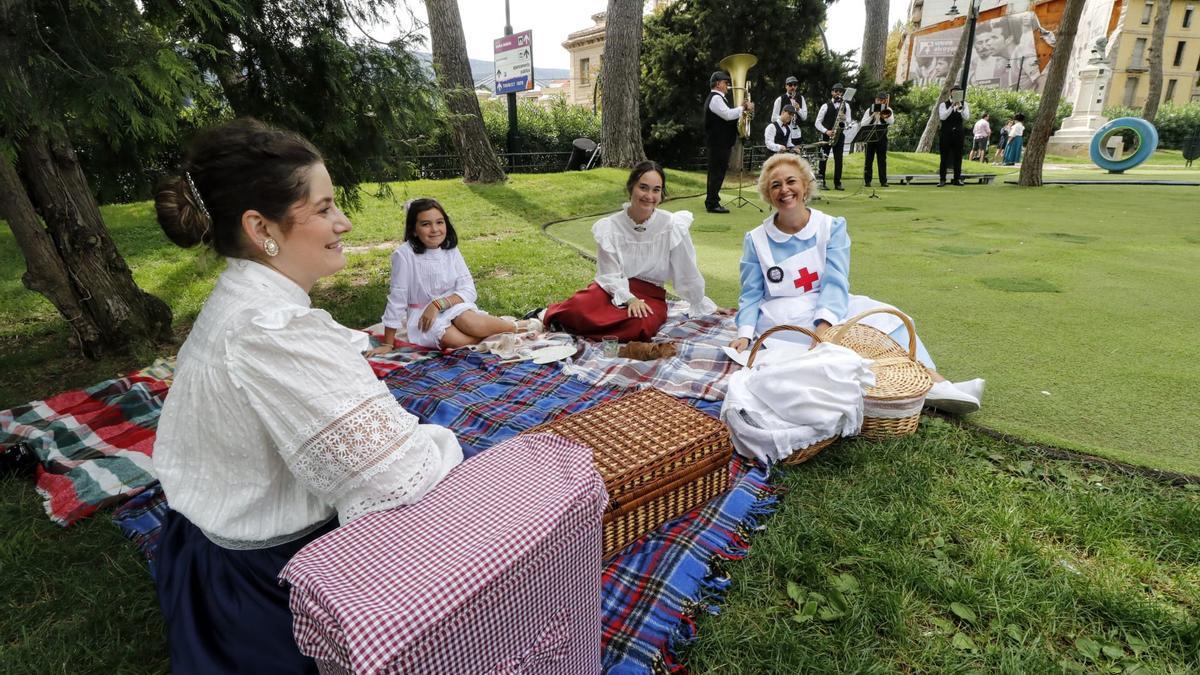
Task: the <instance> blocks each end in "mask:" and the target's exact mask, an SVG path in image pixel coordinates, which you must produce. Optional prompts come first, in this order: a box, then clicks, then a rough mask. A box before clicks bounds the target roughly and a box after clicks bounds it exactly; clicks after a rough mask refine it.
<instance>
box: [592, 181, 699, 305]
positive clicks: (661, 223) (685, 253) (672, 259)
mask: <svg viewBox="0 0 1200 675" xmlns="http://www.w3.org/2000/svg"><path fill="white" fill-rule="evenodd" d="M628 209H629V204H625V206H624V207H623V208H622V209H621V210H620V211H618V212H617V213H614V214H612V215H611V216H607V217H605V218H601V219H600V220H598V221H596V224H595V225H592V236H593V237H595V239H596V283H597V284H599V286H600V287H601V288H603V289H604V290H605V291H607V292H608V294H609V295H611V296H612V303H613V304H614V305H616V306H617V307H620V306H622V305H624V304H625V303H627V302H629V301H630V300H632V299H633V297H634V296H633V294H632V293H630V292H629V280H630V279H633V278H637V279H641V280H642V281H648V282H650V283H652V284H654V285H655V286H665V285H666V282H667V281H670V282H671V284H672V285H673V286H674V287H675V292H676V293H677V294H678V295H679V296H680V297H681V298H683V299H684V300H687V301H688V304H689V305H690V309H689V311H688V314H689V315H691V316H699V315H703V314H711V313H713V312H714V311H716V309H717V304H716V303H715V302H713V301H712V300H710V299H708V298H707V297H706V296H705V295H704V276H703V275H701V274H700V268H699V267H698V266H697V264H696V249H695V248H694V247H693V246H692V237H691V233H690V230H691V227H692V214H691V212H690V211H680V212H678V213H671V212H670V211H663V210H662V209H655V211H654V213H653V214H651V215H650V217H649V218H647V219H646V222H644V223H642V224H641V225H639V224H637V223H635V222H633V219H632V218H630V217H629V214H628Z"/></svg>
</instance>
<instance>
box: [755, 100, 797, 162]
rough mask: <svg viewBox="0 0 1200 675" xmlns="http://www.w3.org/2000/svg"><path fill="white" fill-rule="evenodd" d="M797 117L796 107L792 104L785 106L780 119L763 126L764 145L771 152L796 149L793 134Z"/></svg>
mask: <svg viewBox="0 0 1200 675" xmlns="http://www.w3.org/2000/svg"><path fill="white" fill-rule="evenodd" d="M795 118H796V109H795V108H793V107H792V106H790V105H785V106H783V110H781V111H780V113H779V119H777V120H775V121H774V122H771V123H770V124H768V125H767V126H766V127H764V128H763V145H765V146H767V150H770V151H771V152H789V151H794V150H795V148H796V144H795V142H794V139H793V138H792V136H791V127H792V121H793V120H794V119H795Z"/></svg>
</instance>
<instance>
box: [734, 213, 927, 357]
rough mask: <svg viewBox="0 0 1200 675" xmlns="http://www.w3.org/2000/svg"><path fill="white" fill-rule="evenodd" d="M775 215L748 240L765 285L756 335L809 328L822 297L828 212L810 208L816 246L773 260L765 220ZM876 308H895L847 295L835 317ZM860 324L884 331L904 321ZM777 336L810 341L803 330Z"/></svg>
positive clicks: (878, 318)
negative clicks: (782, 327) (781, 328)
mask: <svg viewBox="0 0 1200 675" xmlns="http://www.w3.org/2000/svg"><path fill="white" fill-rule="evenodd" d="M774 217H775V216H774V214H771V216H769V217H768V219H767V220H766V221H765V222H764V224H762V225H759V226H758V227H756V228H754V229H753V230H751V231H750V241H751V242H753V243H754V250H755V253H756V254H757V255H758V264H759V266H760V267H761V268H762V273H763V283H764V285H765V287H766V292H765V293H764V299H763V302H762V304H761V305H759V314H758V323H757V324H756V325H755V332H756V333H757V334H759V335H762V334H763V333H765V332H766V331H768V330H770V329H771V328H773V327H775V326H779V325H784V324H791V325H793V326H802V327H804V328H810V329H811V328H812V325H813V321H814V315H815V314H816V311H817V301H818V300H819V299H820V297H821V279H822V278H824V276H825V252H826V249H827V248H828V246H829V236H830V233H831V232H832V230H833V225H832V219H831V218H830V217H829V216H828V215H827V214H825V213H823V212H821V211H818V210H816V209H812V212H811V215H810V218H811V224H813V225H815V226H816V229H817V235H816V237H817V242H816V245H815V246H813V247H811V248H808V249H805V250H803V251H801V252H799V253H797V254H795V255H792V256H790V257H788V258H787V259H785V260H781V261H776V260H775V259H774V257H773V256H772V254H771V246H770V242H769V237H768V236H767V230H766V223H767V222H770V220H771V218H774ZM878 307H888V308H891V309H895V307H892V306H891V305H888V304H885V303H882V302H878V301H876V300H872V299H871V298H869V297H867V296H865V295H854V294H850V296H849V298H848V303H847V307H846V314H845V316H840V317H838V321H839V322H841V321H845V320H846V318H847V317H850V316H854V315H855V314H858V313H859V312H865V311H867V310H868V309H875V308H878ZM863 323H864V324H867V325H868V326H874V327H875V328H878V329H879V330H881V331H883V332H884V333H891V332H892V331H893V330H896V328H898V327H899V326H900V325H901V324H902V323H903V322H902V321H901V320H900V318H899V317H897V316H893V315H891V314H874V315H871V316H869V317H867V318H866V319H864V320H863ZM779 337H780V338H782V339H784V340H786V341H788V342H800V343H803V344H808V343H810V342H811V340H810V339H809V338H808V337H807V336H805V335H804V334H803V333H792V332H789V333H782V334H779ZM772 339H774V337H772V338H769V339H768V346H769V344H770V342H771V340H772Z"/></svg>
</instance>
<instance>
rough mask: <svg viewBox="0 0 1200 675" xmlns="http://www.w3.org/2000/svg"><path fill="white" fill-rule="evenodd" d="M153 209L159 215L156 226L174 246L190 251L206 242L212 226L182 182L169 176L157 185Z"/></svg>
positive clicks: (185, 183)
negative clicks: (158, 226) (160, 228)
mask: <svg viewBox="0 0 1200 675" xmlns="http://www.w3.org/2000/svg"><path fill="white" fill-rule="evenodd" d="M154 210H155V211H156V212H157V213H158V224H159V225H160V226H162V229H163V232H165V233H166V234H167V238H168V239H170V240H171V241H172V242H174V243H175V245H176V246H182V247H183V248H191V247H193V246H195V245H196V244H200V243H205V242H207V241H208V237H209V236H210V234H209V232H210V227H211V225H212V223H211V221H210V220H209V217H208V216H207V215H205V213H204V212H203V211H202V210H201V209H200V207H199V205H197V204H196V197H195V195H193V194H192V191H191V189H190V187H189V186H188V183H187V181H186V180H185V179H183V178H180V177H179V176H168V177H166V178H164V179H163V180H162V181H161V182H159V184H158V193H157V194H155V196H154Z"/></svg>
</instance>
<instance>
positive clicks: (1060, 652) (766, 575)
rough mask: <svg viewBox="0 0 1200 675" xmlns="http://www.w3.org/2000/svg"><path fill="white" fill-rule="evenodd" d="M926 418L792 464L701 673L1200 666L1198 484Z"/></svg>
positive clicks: (710, 634) (706, 620) (697, 656)
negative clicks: (911, 432) (1116, 468)
mask: <svg viewBox="0 0 1200 675" xmlns="http://www.w3.org/2000/svg"><path fill="white" fill-rule="evenodd" d="M923 427H924V429H923V431H922V432H921V434H920V435H919V436H917V437H916V438H913V439H906V440H903V441H899V442H893V443H872V442H868V441H864V440H861V439H859V440H855V441H852V442H842V443H841V444H839V445H836V446H834V447H833V448H831V449H829V450H826V451H825V452H824V453H822V454H821V455H819V456H818V457H817V458H816V459H815V460H813V461H812V462H811V463H810V464H807V465H804V466H802V467H798V468H795V469H789V470H786V471H785V472H784V478H783V480H782V484H783V486H784V487H785V488H786V489H787V491H788V492H787V494H786V497H785V498H784V499H782V500H781V506H780V508H779V511H778V512H777V513H776V514H775V515H774V517H773V518H772V520H771V521H770V523H769V527H768V529H767V531H766V532H764V533H761V534H759V535H757V536H756V537H755V538H754V545H753V549H752V550H751V554H750V556H749V557H748V558H747V559H746V560H744V561H742V562H739V563H737V564H734V565H729V566H728V568H727V571H728V572H729V573H730V575H731V577H732V585H731V587H730V588H729V590H728V593H727V601H726V603H725V605H724V607H723V608H722V611H721V614H720V615H718V616H707V615H703V614H702V617H701V618H700V620H699V622H698V624H699V625H698V629H699V633H700V636H701V637H700V639H699V640H698V641H696V642H695V643H694V644H693V645H692V646H691V648H690V649H688V650H686V651H685V652H684V657H685V661H686V662H687V663H688V664H689V666H690V667H691V668H692V669H693V670H694V671H695V672H701V673H767V672H776V673H800V672H814V673H831V672H855V673H895V672H936V673H941V672H946V673H951V672H953V673H965V672H1005V673H1050V672H1084V671H1085V670H1086V671H1087V672H1127V673H1132V672H1146V673H1149V672H1159V673H1164V672H1173V673H1185V672H1195V671H1196V670H1197V669H1200V619H1198V617H1200V491H1195V490H1181V489H1178V488H1171V487H1166V486H1163V485H1160V484H1155V483H1152V482H1150V481H1147V480H1145V479H1140V478H1130V477H1127V476H1124V475H1121V474H1117V473H1114V472H1112V471H1109V470H1105V469H1097V468H1094V467H1087V466H1082V465H1079V464H1077V463H1073V462H1064V461H1055V460H1050V459H1048V458H1047V457H1045V456H1043V455H1040V454H1038V453H1036V452H1031V451H1028V450H1025V449H1023V448H1021V447H1018V446H1013V445H1009V444H1004V443H999V442H996V441H991V440H989V439H986V438H981V437H980V436H978V435H977V434H973V433H970V432H969V431H966V430H964V429H961V428H957V427H955V426H953V425H951V424H949V423H947V422H943V421H941V420H925V422H924V424H923ZM1139 668H1140V669H1142V670H1139Z"/></svg>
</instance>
